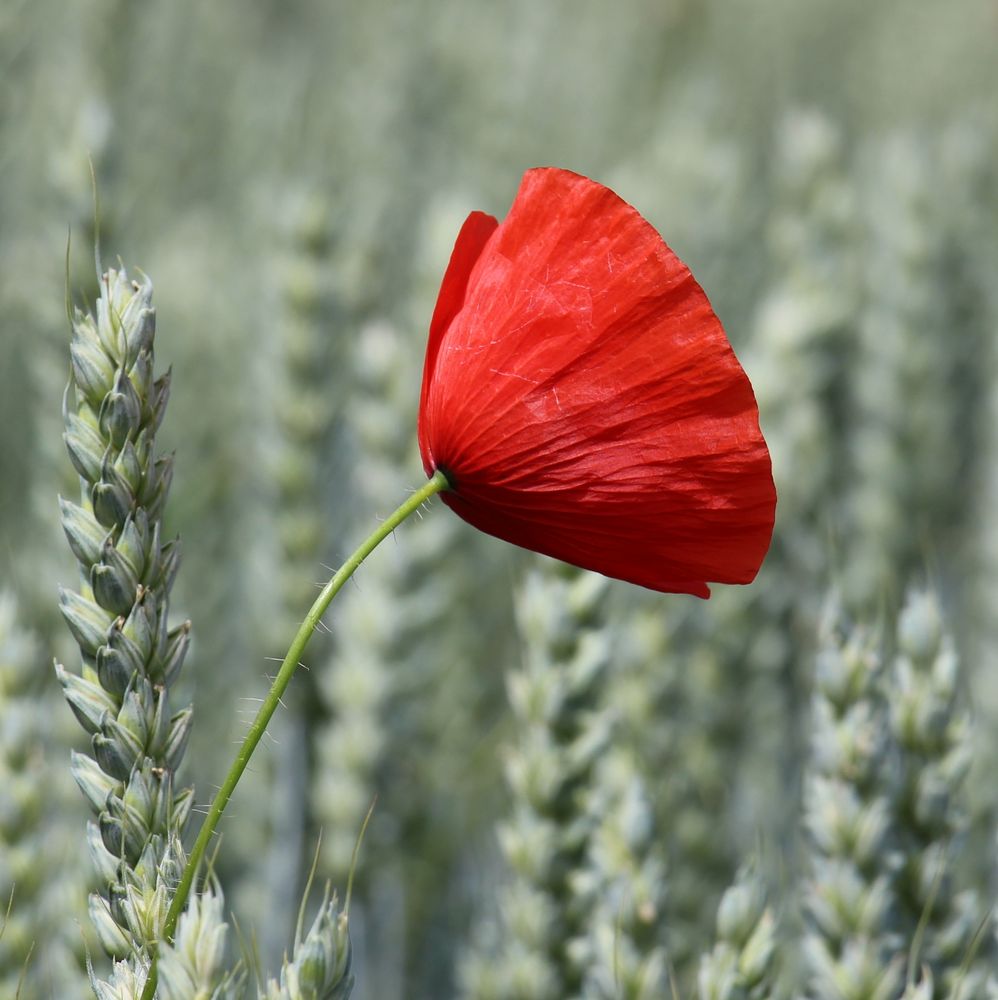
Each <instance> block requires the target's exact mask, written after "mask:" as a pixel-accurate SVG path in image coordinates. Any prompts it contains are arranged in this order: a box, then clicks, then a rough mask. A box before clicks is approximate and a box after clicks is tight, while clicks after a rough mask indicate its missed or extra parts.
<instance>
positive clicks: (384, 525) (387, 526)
mask: <svg viewBox="0 0 998 1000" xmlns="http://www.w3.org/2000/svg"><path fill="white" fill-rule="evenodd" d="M448 485H449V484H448V482H447V479H446V477H445V476H444V474H443V473H442V472H436V473H434V475H433V477H432V478H431V479H430V480H429V481H428V482H426V483H425V484H424V485H423V486H422V487H421V488H420V489H418V490H417V491H416V492H415V493H413V494H412V496H410V497H409V498H408V499H407V500H406V501H405V503H403V504H401V505H400V506H399V507H398V508H397V509H396V510H395V512H394V513H392V514H391V515H389V516H388V517H387V518H385V520H384V521H382V522H381V524H379V525H378V527H377V529H376V530H375V531H373V532H371V534H370V535H368V536H367V538H365V539H364V541H363V542H361V544H360V545H359V546H358V547H357V549H356V550H355V551H354V553H353V554H352V555H351V556H350V557H349V558H348V559H347V561H346V562H345V563H343V565H342V566H341V567H340V568H339V569H338V570H337V571H336V573H335V574H334V576H333V577H332V579H331V580H330V581H329V582H328V583H327V584H326V585H325V587H323V588H322V592H321V593H320V594H319V596H318V597H317V598H316V600H315V603H314V604H313V605H312V607H311V608H310V609H309V612H308V614H307V615H306V616H305V620H304V621H303V622H302V624H301V626H300V627H299V629H298V632H297V634H296V635H295V637H294V640H293V641H292V643H291V646H290V647H289V648H288V652H287V655H286V656H285V657H284V661H283V662H282V663H281V669H280V670H279V671H278V672H277V677H276V678H275V679H274V682H273V684H272V685H271V687H270V691H269V692H268V693H267V697H266V698H264V700H263V704H262V705H261V706H260V710H259V711H258V712H257V714H256V718H255V719H254V720H253V723H252V725H251V726H250V728H249V732H248V733H247V734H246V737H245V739H243V742H242V744H241V745H240V747H239V752H238V753H237V754H236V759H235V760H234V761H233V762H232V766H231V767H230V768H229V772H228V774H226V776H225V780H224V781H223V782H222V786H221V788H219V790H218V793H217V794H216V795H215V798H214V800H213V801H212V803H211V808H210V809H209V810H208V815H207V816H206V817H205V821H204V824H203V825H202V827H201V829H200V831H199V832H198V836H197V840H196V841H195V842H194V847H193V848H192V849H191V853H190V856H189V858H188V859H187V867H186V868H185V869H184V873H183V875H182V876H181V879H180V883H179V885H178V886H177V892H176V895H175V896H174V897H173V904H172V905H171V907H170V911H169V913H168V914H167V918H166V923H165V925H164V927H163V937H164V939H166V940H169V939H170V937H171V936H172V935H173V932H174V929H175V928H176V926H177V919H178V917H179V916H180V913H181V911H182V910H183V908H184V904H185V902H186V900H187V896H188V894H189V893H190V891H191V886H192V885H193V883H194V878H195V876H196V874H197V870H198V868H199V867H200V865H201V861H202V859H203V858H204V854H205V851H206V850H207V849H208V843H209V842H210V840H211V837H212V834H213V833H214V832H215V828H216V827H217V826H218V821H219V820H220V819H221V818H222V813H223V812H224V811H225V807H226V806H227V805H228V804H229V799H230V798H231V797H232V793H233V792H234V791H235V788H236V785H237V784H239V779H240V778H241V777H242V775H243V772H244V771H245V770H246V765H247V764H249V760H250V757H252V756H253V751H254V750H255V749H256V747H257V744H258V743H259V742H260V740H261V739H262V738H263V734H264V732H265V731H266V729H267V726H268V724H269V723H270V720H271V718H272V717H273V715H274V712H276V711H277V706H278V705H279V704H280V702H281V697H282V696H283V694H284V692H285V691H286V690H287V687H288V684H289V683H290V682H291V678H292V676H293V675H294V672H295V670H296V669H297V668H298V664H299V662H300V660H301V656H302V653H304V651H305V647H306V646H307V645H308V641H309V639H311V638H312V633H313V632H314V631H315V629H316V627H317V626H318V624H319V621H320V619H321V618H322V616H323V615H324V614H325V613H326V608H328V607H329V603H330V601H332V599H333V598H334V597H335V596H336V595H337V593H338V592H339V591H340V590H341V589H342V587H343V584H345V583H346V582H347V580H349V579H350V577H351V576H353V574H354V572H355V571H356V570H357V567H359V566H360V564H361V563H362V562H363V561H364V560H365V559H366V558H367V557H368V556H369V555H370V554H371V553H372V552H373V551H374V550H375V549H376V548H377V547H378V545H379V544H381V542H383V541H384V540H385V538H387V537H388V536H389V535H390V534H391V533H392V532H393V531H394V530H395V529H396V528H397V527H398V526H399V525H400V524H401V523H402V522H403V521H404V520H405V519H406V518H407V517H409V515H410V514H412V513H414V512H415V511H417V510H418V509H419V508H420V507H421V506H422V505H423V504H424V503H425V502H426V501H427V500H429V499H430V497H432V496H433V495H434V494H436V493H439V492H441V491H442V490H445V489H447V488H448ZM156 978H157V977H156V965H155V962H154V963H153V965H152V967H151V968H150V970H149V978H148V979H147V980H146V985H145V989H144V990H143V992H142V1000H152V998H153V996H154V995H155V992H156Z"/></svg>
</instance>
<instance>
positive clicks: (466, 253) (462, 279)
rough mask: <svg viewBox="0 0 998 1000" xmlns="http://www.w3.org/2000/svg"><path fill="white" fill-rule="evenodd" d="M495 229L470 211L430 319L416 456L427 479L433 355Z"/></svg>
mask: <svg viewBox="0 0 998 1000" xmlns="http://www.w3.org/2000/svg"><path fill="white" fill-rule="evenodd" d="M498 228H499V221H498V220H497V219H496V218H495V217H494V216H491V215H488V214H487V213H485V212H472V213H471V214H470V215H469V216H468V218H467V219H465V220H464V225H463V226H461V231H460V232H459V233H458V234H457V239H456V240H455V242H454V249H453V250H452V251H451V255H450V261H449V262H448V264H447V270H446V271H444V277H443V281H442V282H441V283H440V293H439V294H438V295H437V304H436V307H435V308H434V310H433V318H432V319H431V320H430V335H429V339H428V340H427V343H426V357H425V359H424V361H423V388H422V392H421V394H420V400H419V420H418V437H419V453H420V455H421V456H422V458H423V469H424V470H425V471H426V474H427V475H428V476H432V475H433V473H434V472H435V471H436V468H435V466H434V464H433V455H432V454H431V453H430V449H429V442H428V441H426V440H425V435H424V431H425V428H424V425H423V414H424V412H425V411H426V396H427V393H428V392H429V387H430V380H431V379H432V377H433V370H434V368H435V367H436V362H437V352H438V351H439V350H440V342H441V341H442V340H443V336H444V334H445V333H446V332H447V327H449V326H450V324H451V321H452V320H453V319H454V317H455V316H456V315H457V314H458V313H459V312H460V311H461V306H463V305H464V297H465V293H466V292H467V290H468V282H469V281H470V279H471V272H472V271H473V270H474V267H475V264H476V263H477V261H478V258H479V257H481V255H482V251H483V250H484V249H485V244H486V243H488V241H489V239H490V238H491V237H492V234H493V233H494V232H495V231H496V230H497V229H498Z"/></svg>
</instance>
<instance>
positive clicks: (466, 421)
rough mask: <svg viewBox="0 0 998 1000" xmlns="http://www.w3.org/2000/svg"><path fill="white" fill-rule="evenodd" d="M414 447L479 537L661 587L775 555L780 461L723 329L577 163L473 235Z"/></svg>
mask: <svg viewBox="0 0 998 1000" xmlns="http://www.w3.org/2000/svg"><path fill="white" fill-rule="evenodd" d="M419 446H420V453H421V455H422V459H423V465H424V468H425V469H426V472H427V474H428V475H432V474H433V473H434V472H436V471H437V470H439V471H441V472H443V473H444V474H445V475H446V476H447V478H448V481H449V483H450V486H451V489H449V490H447V491H445V492H444V493H442V494H441V496H442V498H443V500H444V502H445V503H446V504H447V505H448V506H449V507H451V508H452V509H453V510H454V511H455V512H456V513H457V514H459V515H460V516H461V517H462V518H464V520H466V521H468V522H469V523H471V524H473V525H474V526H475V527H477V528H479V529H481V530H483V531H485V532H488V533H489V534H491V535H495V536H497V537H499V538H502V539H505V540H506V541H509V542H513V543H514V544H516V545H520V546H523V547H524V548H528V549H532V550H534V551H537V552H541V553H544V554H546V555H549V556H553V557H555V558H557V559H562V560H564V561H565V562H569V563H573V564H575V565H577V566H581V567H583V568H586V569H592V570H595V571H597V572H599V573H603V574H605V575H606V576H610V577H616V578H619V579H622V580H628V581H630V582H632V583H636V584H640V585H641V586H644V587H649V588H651V589H653V590H660V591H669V592H676V593H689V594H695V595H697V596H700V597H707V596H709V593H710V592H709V590H708V588H707V583H708V581H714V582H719V583H748V582H750V581H751V580H752V579H753V578H754V577H755V575H756V573H757V571H758V569H759V566H760V564H761V563H762V560H763V558H764V556H765V554H766V551H767V549H768V548H769V543H770V539H771V536H772V530H773V521H774V517H775V508H776V491H775V487H774V485H773V477H772V468H771V463H770V458H769V451H768V449H767V447H766V443H765V440H764V439H763V437H762V432H761V431H760V428H759V412H758V407H757V405H756V401H755V396H754V394H753V392H752V387H751V385H750V383H749V380H748V377H747V376H746V374H745V372H744V371H743V370H742V368H741V366H740V365H739V363H738V360H737V359H736V358H735V355H734V352H733V351H732V349H731V345H730V344H729V343H728V340H727V337H726V336H725V333H724V330H723V329H722V327H721V323H720V321H719V320H718V318H717V316H716V315H715V314H714V311H713V309H712V308H711V306H710V303H709V302H708V300H707V297H706V295H705V294H704V292H703V290H702V289H701V288H700V286H699V285H698V284H697V282H696V281H695V279H694V278H693V276H692V275H691V274H690V271H689V269H688V268H687V267H686V266H685V265H684V264H683V263H682V261H680V260H679V258H678V257H676V255H675V254H674V253H673V252H672V251H671V250H670V249H669V248H668V246H666V244H665V242H664V241H663V240H662V238H661V236H659V234H658V233H657V232H656V231H655V229H654V228H653V227H652V226H651V225H650V224H649V223H648V222H646V221H645V220H644V219H643V218H642V217H641V216H640V215H639V214H638V212H637V211H636V210H635V209H634V208H632V207H631V206H630V205H628V204H627V203H626V202H624V201H622V200H621V199H620V198H619V197H618V196H617V195H616V194H614V193H613V192H612V191H610V190H609V189H608V188H605V187H603V186H602V185H601V184H597V183H596V182H595V181H591V180H589V179H588V178H585V177H581V176H579V175H578V174H573V173H571V172H569V171H566V170H559V169H554V168H540V169H536V170H530V171H528V172H527V173H526V174H525V175H524V177H523V181H522V183H521V185H520V189H519V191H518V193H517V195H516V198H515V199H514V201H513V204H512V206H511V208H510V211H509V214H508V215H507V217H506V218H505V219H504V220H503V222H502V223H498V222H497V221H496V220H495V219H494V218H492V217H491V216H488V215H485V214H483V213H480V212H473V213H472V214H471V215H470V216H469V217H468V219H467V221H466V222H465V224H464V227H463V228H462V230H461V232H460V234H459V236H458V238H457V243H456V245H455V247H454V251H453V254H452V256H451V260H450V263H449V265H448V267H447V271H446V273H445V275H444V279H443V283H442V285H441V289H440V295H439V298H438V300H437V306H436V309H435V311H434V314H433V318H432V321H431V324H430V334H429V341H428V344H427V350H426V362H425V367H424V372H423V388H422V395H421V400H420V408H419Z"/></svg>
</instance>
